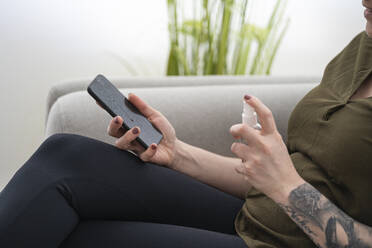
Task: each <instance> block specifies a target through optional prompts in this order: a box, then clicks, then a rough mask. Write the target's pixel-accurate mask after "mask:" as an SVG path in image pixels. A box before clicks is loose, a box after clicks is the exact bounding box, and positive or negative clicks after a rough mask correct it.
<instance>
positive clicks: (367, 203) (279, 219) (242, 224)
mask: <svg viewBox="0 0 372 248" xmlns="http://www.w3.org/2000/svg"><path fill="white" fill-rule="evenodd" d="M371 72H372V40H371V39H370V38H368V37H367V36H366V35H365V33H361V34H359V35H358V36H357V37H356V38H354V40H353V41H352V42H351V43H350V44H349V45H348V46H347V47H346V48H345V49H344V50H343V51H342V52H341V53H340V54H339V55H338V56H336V57H335V58H334V59H333V60H332V61H331V62H330V63H329V64H328V66H327V68H326V70H325V73H324V75H323V79H322V82H321V83H320V84H319V85H318V86H317V87H315V88H314V89H312V90H311V91H310V92H309V93H308V94H306V96H305V97H304V98H303V99H302V100H301V101H300V102H299V103H298V104H297V105H296V107H295V109H294V110H293V112H292V114H291V117H290V120H289V124H288V143H287V145H288V151H289V153H290V155H291V158H292V161H293V163H294V165H295V167H296V169H297V171H298V172H299V174H300V175H301V176H302V177H303V178H304V179H305V180H306V181H308V182H309V183H311V184H312V185H313V186H314V187H316V188H317V189H318V190H319V191H320V192H321V193H322V194H324V195H325V196H326V197H328V198H329V199H330V200H331V201H332V202H334V203H335V204H336V205H337V206H339V207H340V208H341V209H342V210H344V211H345V212H346V213H347V214H349V215H350V216H352V217H353V218H354V219H356V220H357V221H360V222H362V223H365V224H367V225H370V226H372V211H370V207H371V206H372V196H371V194H370V192H369V189H370V188H372V180H371V179H370V175H372V162H371V161H372V125H371V124H372V96H371V95H372V94H371V93H372V92H371V88H372V87H371V81H370V80H371ZM235 227H236V230H237V232H238V234H239V235H240V236H241V237H242V238H243V239H244V240H245V241H246V243H247V245H248V246H249V247H251V248H252V247H316V246H315V245H314V244H313V243H312V242H311V240H310V239H309V238H308V237H307V236H306V235H305V234H304V233H303V232H302V231H301V230H300V229H299V228H298V227H297V225H296V224H295V223H294V222H292V221H291V220H290V219H289V217H288V216H287V215H286V214H285V213H284V212H283V211H282V210H281V209H280V208H279V207H278V206H277V205H276V204H275V203H274V202H273V201H272V200H271V199H269V198H268V197H266V196H265V195H263V194H262V193H260V192H258V191H256V190H255V189H252V190H251V191H250V192H249V193H248V194H247V198H246V202H245V204H244V206H243V208H242V209H241V211H240V212H239V213H238V215H237V217H236V221H235Z"/></svg>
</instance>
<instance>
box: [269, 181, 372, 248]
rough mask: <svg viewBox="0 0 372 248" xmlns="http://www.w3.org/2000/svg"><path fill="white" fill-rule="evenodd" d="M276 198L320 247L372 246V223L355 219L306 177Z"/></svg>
mask: <svg viewBox="0 0 372 248" xmlns="http://www.w3.org/2000/svg"><path fill="white" fill-rule="evenodd" d="M272 198H273V200H274V201H276V202H277V203H278V204H279V205H280V206H281V207H282V208H283V209H284V211H285V212H286V213H287V214H288V215H289V217H290V218H291V219H292V220H293V221H294V222H296V224H297V225H298V226H299V227H301V229H302V230H303V231H304V232H305V233H306V234H307V235H308V236H309V237H310V238H311V239H312V240H313V241H314V243H315V244H317V245H318V247H332V248H338V247H340V248H341V247H361V248H366V247H372V228H371V227H368V226H366V225H363V224H361V223H359V222H357V221H355V220H353V219H352V218H351V217H349V216H348V215H347V214H346V213H344V212H343V211H341V210H340V209H339V208H338V207H336V206H335V205H334V204H333V203H332V202H330V201H329V200H328V199H327V198H326V197H324V196H323V195H322V194H321V193H320V192H319V191H318V190H316V189H315V188H314V187H313V186H311V185H310V184H308V183H306V182H305V181H304V183H303V184H301V185H299V186H297V187H295V188H294V189H293V190H291V191H290V192H289V193H288V194H283V195H281V196H280V195H279V196H276V197H272Z"/></svg>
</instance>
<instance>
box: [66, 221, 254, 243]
mask: <svg viewBox="0 0 372 248" xmlns="http://www.w3.org/2000/svg"><path fill="white" fill-rule="evenodd" d="M60 247H61V248H85V247H87V248H92V247H94V248H106V247H110V248H123V247H125V248H167V247H169V248H174V247H177V248H206V247H213V248H246V247H247V245H246V244H245V242H244V241H243V240H242V239H241V238H240V237H239V236H237V235H231V234H226V233H220V232H213V231H208V230H204V229H198V228H192V227H185V226H177V225H169V224H159V223H149V222H133V221H124V222H117V221H116V222H112V221H111V222H103V221H83V222H81V223H80V224H79V225H78V227H77V228H76V229H75V231H74V232H73V233H72V234H71V235H70V236H69V238H68V239H66V240H65V241H64V242H63V244H62V245H61V246H60Z"/></svg>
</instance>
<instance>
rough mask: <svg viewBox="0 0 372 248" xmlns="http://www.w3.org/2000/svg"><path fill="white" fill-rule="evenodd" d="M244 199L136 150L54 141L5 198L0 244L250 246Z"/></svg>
mask: <svg viewBox="0 0 372 248" xmlns="http://www.w3.org/2000/svg"><path fill="white" fill-rule="evenodd" d="M243 203H244V201H243V200H241V199H239V198H236V197H234V196H232V195H229V194H227V193H224V192H222V191H219V190H217V189H216V188H213V187H211V186H208V185H206V184H203V183H201V182H199V181H197V180H195V179H193V178H192V177H189V176H187V175H185V174H183V173H180V172H177V171H174V170H171V169H168V168H165V167H162V166H159V165H156V164H152V163H144V162H142V161H141V160H140V159H139V158H138V157H137V156H135V155H133V154H132V153H130V152H127V151H123V150H120V149H117V148H116V147H114V146H112V145H109V144H106V143H103V142H101V141H98V140H94V139H90V138H87V137H83V136H79V135H72V134H56V135H53V136H51V137H50V138H48V139H47V140H45V141H44V142H43V144H42V145H41V146H40V147H39V148H38V150H37V151H36V152H35V153H34V154H33V155H32V156H31V158H30V159H29V160H28V161H27V162H26V163H25V164H24V165H23V166H22V167H21V168H20V169H19V170H18V171H17V172H16V173H15V175H14V176H13V178H12V179H11V180H10V182H9V183H8V185H7V186H6V187H5V188H4V190H3V191H2V192H1V193H0V247H2V248H3V247H4V248H5V247H12V248H13V247H14V248H18V247H19V248H21V247H38V248H39V247H48V248H50V247H79V248H83V247H89V248H95V247H111V248H115V247H120V248H130V247H136V248H142V247H161V248H167V247H172V248H173V247H185V248H186V247H187V248H189V247H203V248H205V247H214V248H216V247H224V248H226V247H234V248H239V247H247V246H246V245H245V243H244V241H243V240H242V239H241V238H240V237H239V236H238V235H237V234H236V232H235V229H234V218H235V215H236V214H237V212H238V211H239V209H240V208H241V207H242V205H243Z"/></svg>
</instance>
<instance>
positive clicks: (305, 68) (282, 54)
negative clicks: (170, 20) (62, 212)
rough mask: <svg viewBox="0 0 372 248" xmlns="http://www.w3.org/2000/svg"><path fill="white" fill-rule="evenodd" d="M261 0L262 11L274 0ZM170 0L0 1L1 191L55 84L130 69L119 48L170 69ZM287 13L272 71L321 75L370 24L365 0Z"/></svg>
mask: <svg viewBox="0 0 372 248" xmlns="http://www.w3.org/2000/svg"><path fill="white" fill-rule="evenodd" d="M185 1H186V0H185ZM260 1H261V5H260V6H259V8H261V10H262V13H265V10H266V9H267V6H269V5H272V3H273V0H260ZM165 3H166V0H136V1H131V0H101V1H99V0H89V1H88V0H54V1H50V0H33V1H28V0H12V1H9V0H8V1H5V0H0V10H1V13H2V14H1V15H0V113H1V116H2V118H1V122H0V138H1V141H0V190H1V189H2V188H3V186H5V184H6V183H7V182H8V181H9V179H10V178H11V176H12V175H13V174H14V173H15V171H16V170H17V169H18V168H19V167H20V166H21V165H22V164H23V163H24V162H25V161H26V160H27V159H28V158H29V157H30V156H31V155H32V153H33V152H34V151H35V150H36V149H37V147H38V145H39V144H40V142H41V141H42V139H43V132H44V126H43V124H44V111H45V100H46V95H47V92H48V89H49V87H50V85H51V84H53V83H55V82H58V81H60V80H65V79H71V78H82V77H86V78H93V77H94V76H95V75H96V74H98V73H103V74H105V75H108V76H110V77H111V76H123V75H127V72H126V70H125V69H124V67H123V66H122V65H121V64H120V62H119V61H118V59H117V58H116V57H115V56H114V55H113V54H116V55H118V56H122V57H125V58H126V60H129V61H132V63H133V65H134V66H135V67H136V68H141V70H140V71H141V72H140V73H141V74H146V75H162V74H163V72H164V67H165V59H166V56H167V49H168V37H167V13H166V4H165ZM266 12H267V11H266ZM256 13H257V15H259V13H261V12H260V11H257V12H256ZM288 13H289V15H290V16H291V19H292V22H291V26H290V29H289V31H288V34H287V36H286V38H285V40H284V41H283V45H282V47H281V49H280V51H279V53H278V57H277V60H276V61H275V64H274V68H273V75H316V76H320V75H321V74H322V72H323V69H324V67H325V65H326V64H327V62H328V61H329V60H330V59H332V58H333V57H334V56H335V55H336V54H337V53H338V52H339V51H340V50H341V49H342V48H343V47H344V46H345V45H346V44H347V43H348V42H349V41H350V40H351V39H352V38H353V37H354V36H355V35H356V34H357V33H359V32H360V31H362V30H363V29H364V26H365V20H364V17H363V10H362V6H361V1H349V0H311V1H309V0H292V1H291V2H290V5H289V8H288Z"/></svg>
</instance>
